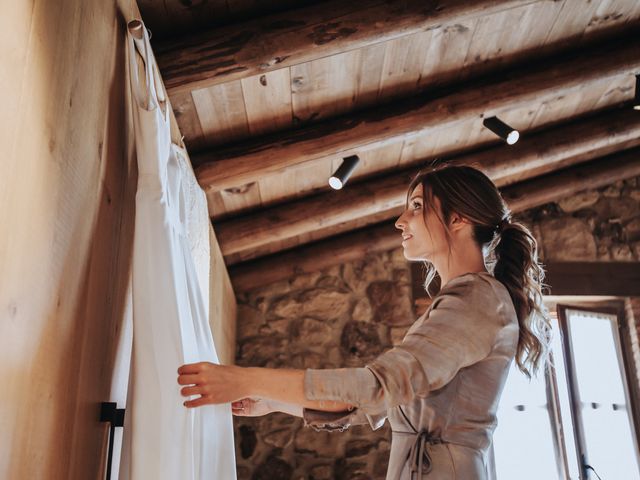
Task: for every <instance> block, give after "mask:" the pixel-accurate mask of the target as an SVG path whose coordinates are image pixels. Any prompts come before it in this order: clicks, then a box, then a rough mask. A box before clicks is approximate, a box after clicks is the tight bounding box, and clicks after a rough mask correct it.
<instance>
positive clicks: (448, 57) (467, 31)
mask: <svg viewBox="0 0 640 480" xmlns="http://www.w3.org/2000/svg"><path fill="white" fill-rule="evenodd" d="M478 22H479V19H478V18H472V19H468V20H463V21H454V22H451V23H449V24H447V25H442V26H441V27H440V28H437V29H435V30H433V35H432V37H431V42H430V43H429V49H428V51H427V55H426V57H425V60H424V63H423V64H422V68H421V71H420V79H419V81H418V85H419V86H420V87H421V88H422V89H426V88H429V87H434V86H437V85H443V84H445V83H454V82H456V81H458V80H459V78H460V75H461V72H462V69H461V68H460V65H461V64H462V62H463V61H464V58H465V56H466V54H467V51H468V50H469V47H470V45H471V38H472V36H473V32H474V30H475V28H476V25H477V23H478Z"/></svg>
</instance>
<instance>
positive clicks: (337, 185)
mask: <svg viewBox="0 0 640 480" xmlns="http://www.w3.org/2000/svg"><path fill="white" fill-rule="evenodd" d="M359 161H360V158H359V157H358V156H357V155H351V156H350V157H346V158H344V159H343V160H342V165H340V166H339V167H338V169H337V170H336V172H335V173H334V174H333V175H331V178H329V185H331V188H333V189H335V190H340V189H341V188H342V187H344V185H345V184H346V183H347V180H349V177H350V176H351V174H352V173H353V171H354V170H355V169H356V166H357V165H358V162H359Z"/></svg>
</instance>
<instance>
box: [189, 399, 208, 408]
mask: <svg viewBox="0 0 640 480" xmlns="http://www.w3.org/2000/svg"><path fill="white" fill-rule="evenodd" d="M208 403H211V402H209V401H208V400H207V399H206V398H205V397H200V398H196V399H195V400H187V401H186V402H184V406H185V407H187V408H193V407H200V406H202V405H207V404H208Z"/></svg>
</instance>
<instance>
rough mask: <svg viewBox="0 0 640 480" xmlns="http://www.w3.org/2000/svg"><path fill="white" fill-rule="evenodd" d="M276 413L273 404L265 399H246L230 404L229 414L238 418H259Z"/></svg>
mask: <svg viewBox="0 0 640 480" xmlns="http://www.w3.org/2000/svg"><path fill="white" fill-rule="evenodd" d="M277 411H279V410H278V409H277V408H275V405H274V403H273V402H271V401H270V400H268V399H266V398H250V397H246V398H243V399H241V400H238V401H237V402H233V403H232V404H231V413H233V414H234V415H236V416H238V417H259V416H261V415H267V414H268V413H273V412H277Z"/></svg>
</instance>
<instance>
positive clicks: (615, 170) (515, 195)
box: [502, 148, 640, 212]
mask: <svg viewBox="0 0 640 480" xmlns="http://www.w3.org/2000/svg"><path fill="white" fill-rule="evenodd" d="M637 175H640V148H633V149H630V150H625V151H623V152H618V153H614V154H612V155H608V156H606V157H604V158H602V159H599V160H596V161H592V162H589V163H587V164H584V165H580V166H578V167H572V168H568V169H565V170H562V171H559V172H557V173H555V172H554V173H550V174H547V175H543V176H542V177H538V178H535V179H533V180H529V181H526V182H523V183H521V184H517V186H514V187H513V188H507V189H505V190H504V191H503V194H502V195H503V198H504V199H505V201H506V202H507V204H508V205H509V207H510V208H511V210H512V211H514V212H521V211H523V210H527V209H529V208H533V207H535V206H538V205H543V204H545V203H548V202H553V201H556V200H558V199H561V198H564V197H568V196H569V195H573V194H574V193H577V192H580V191H583V190H588V189H591V188H600V187H602V186H604V185H610V184H612V183H615V182H617V181H618V180H623V179H625V178H630V177H635V176H637Z"/></svg>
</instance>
